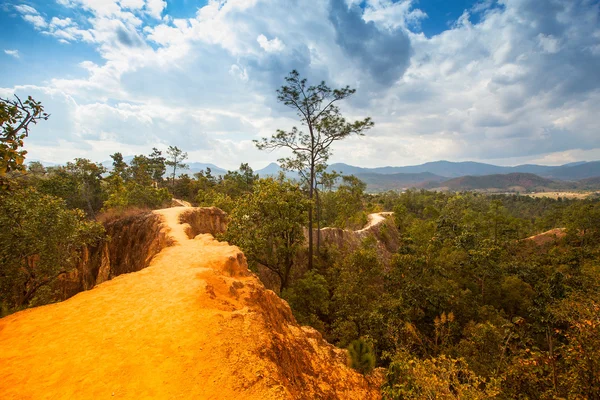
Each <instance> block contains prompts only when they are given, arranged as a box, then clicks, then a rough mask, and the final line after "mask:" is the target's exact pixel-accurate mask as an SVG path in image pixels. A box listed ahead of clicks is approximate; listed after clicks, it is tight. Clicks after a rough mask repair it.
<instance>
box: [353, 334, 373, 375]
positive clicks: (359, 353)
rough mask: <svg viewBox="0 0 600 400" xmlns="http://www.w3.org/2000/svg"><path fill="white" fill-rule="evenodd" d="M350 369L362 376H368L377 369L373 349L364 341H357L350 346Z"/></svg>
mask: <svg viewBox="0 0 600 400" xmlns="http://www.w3.org/2000/svg"><path fill="white" fill-rule="evenodd" d="M348 356H349V359H350V367H352V368H354V369H355V370H357V371H358V372H360V373H361V374H368V373H369V372H371V371H373V368H375V354H374V353H373V348H372V347H371V346H370V345H369V344H368V343H367V342H366V341H365V340H363V339H357V340H355V341H353V342H352V343H350V346H348Z"/></svg>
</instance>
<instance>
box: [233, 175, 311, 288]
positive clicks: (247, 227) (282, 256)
mask: <svg viewBox="0 0 600 400" xmlns="http://www.w3.org/2000/svg"><path fill="white" fill-rule="evenodd" d="M307 208H308V202H307V201H306V200H305V198H304V195H303V194H302V192H301V191H300V188H299V187H298V186H297V185H294V184H292V183H290V182H285V181H277V180H275V179H272V178H268V179H261V180H259V181H257V182H256V183H255V184H254V186H253V190H252V193H247V194H245V195H243V196H242V197H241V198H240V199H239V201H238V203H237V204H236V207H235V208H234V209H233V210H232V212H231V222H230V223H229V226H228V228H227V233H226V234H225V236H224V238H225V239H226V240H227V241H229V242H231V243H233V244H235V245H237V246H239V247H240V248H241V249H242V250H243V251H244V253H245V254H246V257H247V258H248V262H249V264H250V266H251V267H252V268H256V266H257V264H260V265H263V266H264V267H266V268H268V269H269V270H271V271H273V272H274V273H275V274H276V275H277V276H278V277H279V280H280V291H283V290H284V289H285V288H286V287H287V285H288V279H289V277H290V272H291V270H292V267H293V266H294V262H295V257H296V254H297V252H298V251H299V250H300V248H301V246H302V243H303V241H304V233H303V228H304V226H305V223H306V211H307Z"/></svg>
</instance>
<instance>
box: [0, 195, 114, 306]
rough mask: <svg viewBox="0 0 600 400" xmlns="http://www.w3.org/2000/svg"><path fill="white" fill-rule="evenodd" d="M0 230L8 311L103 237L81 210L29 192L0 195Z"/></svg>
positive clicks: (0, 274) (2, 292)
mask: <svg viewBox="0 0 600 400" xmlns="http://www.w3.org/2000/svg"><path fill="white" fill-rule="evenodd" d="M0 226H2V229H0V302H1V303H4V305H5V307H7V308H8V309H19V308H21V307H26V306H28V305H30V303H31V302H32V301H33V300H34V298H35V296H36V295H37V294H38V292H39V290H40V289H41V288H43V287H48V286H50V285H51V284H52V283H53V282H54V281H55V280H56V279H57V278H58V277H59V276H60V275H61V274H64V273H67V272H69V271H70V270H72V269H73V268H74V267H75V265H76V262H77V260H78V257H79V254H80V253H79V250H80V249H81V248H82V247H83V246H85V245H86V244H91V243H95V242H96V241H97V240H99V239H100V237H101V236H102V234H103V228H102V225H101V224H99V223H96V222H92V221H88V220H86V218H85V214H84V213H83V212H82V211H81V210H69V209H67V207H66V204H65V201H64V200H62V199H59V198H56V197H53V196H49V195H45V194H42V193H39V192H37V191H36V190H34V189H33V188H27V189H20V190H16V191H14V192H12V193H10V194H3V195H0ZM47 300H52V298H49V299H47ZM42 302H43V301H42Z"/></svg>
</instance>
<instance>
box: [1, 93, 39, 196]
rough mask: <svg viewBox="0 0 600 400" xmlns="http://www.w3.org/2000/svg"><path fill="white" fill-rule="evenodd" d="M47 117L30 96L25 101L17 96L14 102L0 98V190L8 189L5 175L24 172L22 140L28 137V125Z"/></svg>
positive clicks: (24, 152)
mask: <svg viewBox="0 0 600 400" xmlns="http://www.w3.org/2000/svg"><path fill="white" fill-rule="evenodd" d="M48 117H49V115H48V114H47V113H45V112H44V107H43V106H42V104H41V103H40V102H37V101H35V100H34V99H33V98H31V96H29V97H28V98H27V100H25V101H21V99H20V98H19V97H18V96H17V95H15V100H10V99H3V98H0V129H1V132H0V190H4V189H7V188H8V185H9V180H8V179H6V174H7V173H9V172H12V171H24V170H25V167H24V165H23V162H24V161H25V155H26V154H27V151H25V150H23V140H24V139H25V138H26V137H27V136H28V135H29V125H30V124H37V122H38V121H39V120H47V119H48Z"/></svg>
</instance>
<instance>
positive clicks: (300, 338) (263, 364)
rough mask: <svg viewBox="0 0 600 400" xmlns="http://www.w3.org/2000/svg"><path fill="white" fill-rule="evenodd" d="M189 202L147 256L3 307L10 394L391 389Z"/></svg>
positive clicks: (288, 393) (2, 356)
mask: <svg viewBox="0 0 600 400" xmlns="http://www.w3.org/2000/svg"><path fill="white" fill-rule="evenodd" d="M213 211H214V210H213ZM189 213H190V210H189V209H185V208H172V209H166V210H160V211H157V212H155V214H156V215H157V216H158V217H159V218H160V220H161V229H160V231H159V232H158V234H159V235H161V234H164V235H165V237H167V238H169V240H170V241H172V243H171V244H172V246H170V247H165V248H162V249H161V250H160V251H159V252H158V254H157V255H156V256H154V257H153V258H152V259H151V261H150V262H149V266H148V267H147V268H144V269H142V270H141V271H138V272H135V273H130V274H125V275H121V276H117V277H115V278H114V279H112V280H109V281H107V282H104V283H102V284H100V285H98V286H96V287H95V288H94V289H92V290H89V291H85V292H82V293H79V294H77V295H75V296H74V297H72V298H70V299H69V300H66V301H64V302H62V303H57V304H52V305H48V306H44V307H39V308H35V309H29V310H25V311H22V312H19V313H16V314H13V315H11V316H8V317H6V318H4V319H1V320H0V374H1V375H0V376H2V377H3V379H2V380H0V393H2V396H3V398H9V399H17V398H18V399H22V398H32V399H38V398H52V399H61V398H63V399H72V398H78V399H82V398H90V399H91V398H94V399H96V398H106V397H114V398H135V399H139V398H157V399H158V398H161V399H162V398H164V399H168V398H185V399H187V398H194V399H225V400H226V399H361V400H362V399H377V398H380V393H379V390H378V387H379V380H378V379H377V378H375V377H370V378H365V377H363V376H362V375H360V374H358V373H356V372H355V371H353V370H351V369H350V368H348V367H347V366H346V354H345V351H343V350H340V349H336V348H335V347H333V346H331V345H329V344H328V343H326V342H325V341H324V340H323V339H322V338H321V336H320V334H319V333H318V332H316V331H315V330H313V329H311V328H306V327H300V326H299V325H298V324H297V323H296V321H295V319H294V317H293V315H292V313H291V310H290V308H289V307H288V305H287V303H286V302H285V301H283V300H281V299H280V298H279V297H278V296H277V295H276V294H275V293H273V292H271V291H269V290H266V289H265V288H264V286H263V285H262V283H261V282H260V281H259V280H258V279H257V278H256V276H254V275H253V274H252V273H250V272H249V271H248V268H247V264H246V261H245V257H244V256H243V254H242V253H241V252H240V251H239V249H238V248H236V247H233V246H229V245H228V244H227V243H223V242H218V241H216V240H215V239H214V238H213V237H212V236H211V235H210V234H205V233H201V234H199V235H197V236H195V237H194V238H193V239H190V237H191V236H194V235H195V234H196V233H197V232H196V231H195V230H194V229H195V228H194V226H199V225H197V224H196V223H195V222H194V221H193V219H192V218H191V217H190V215H191V214H189ZM219 223H220V222H219ZM211 224H213V226H217V225H218V223H215V222H210V223H208V225H211Z"/></svg>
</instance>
